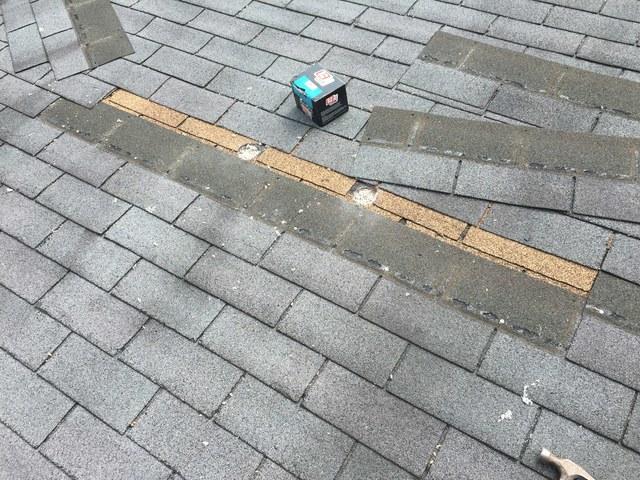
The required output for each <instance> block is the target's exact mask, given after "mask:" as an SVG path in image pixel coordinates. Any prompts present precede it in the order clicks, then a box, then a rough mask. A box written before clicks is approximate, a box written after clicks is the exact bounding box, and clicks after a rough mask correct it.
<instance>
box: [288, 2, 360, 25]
mask: <svg viewBox="0 0 640 480" xmlns="http://www.w3.org/2000/svg"><path fill="white" fill-rule="evenodd" d="M287 8H288V9H291V10H296V11H298V12H304V13H307V14H309V15H313V16H316V17H324V18H328V19H331V20H336V21H338V22H342V23H347V24H350V23H352V22H353V21H354V20H355V19H356V18H358V16H359V15H360V14H361V13H362V12H364V11H365V7H361V6H359V5H354V4H353V3H350V2H343V1H342V0H328V1H325V2H316V1H314V0H293V1H292V2H290V3H289V4H288V5H287Z"/></svg>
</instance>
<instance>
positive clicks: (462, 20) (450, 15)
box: [411, 0, 496, 33]
mask: <svg viewBox="0 0 640 480" xmlns="http://www.w3.org/2000/svg"><path fill="white" fill-rule="evenodd" d="M411 13H413V15H415V16H416V17H420V18H425V19H427V20H431V21H432V22H437V23H444V24H446V25H450V26H452V27H458V28H462V29H464V30H471V31H473V32H478V33H484V32H486V31H487V29H488V28H489V25H491V23H492V22H493V21H494V20H495V18H496V16H495V15H492V14H490V13H486V12H481V11H478V10H472V9H470V8H464V7H462V6H459V5H452V4H451V3H443V2H436V1H434V0H419V1H418V2H417V3H416V4H415V5H414V7H413V8H412V9H411Z"/></svg>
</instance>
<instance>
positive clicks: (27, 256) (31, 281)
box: [0, 232, 65, 303]
mask: <svg viewBox="0 0 640 480" xmlns="http://www.w3.org/2000/svg"><path fill="white" fill-rule="evenodd" d="M0 251H1V252H2V256H1V257H0V266H1V267H2V268H0V284H2V285H4V286H5V287H7V288H9V289H10V290H12V291H13V292H15V293H17V294H18V295H20V296H21V297H23V298H25V299H26V300H28V301H29V302H32V303H33V302H35V301H36V300H38V299H39V298H40V297H41V296H42V295H44V294H45V293H46V292H47V291H48V290H49V289H50V288H51V287H53V286H54V285H55V284H56V283H58V281H59V280H60V279H61V278H62V277H63V276H64V274H65V269H64V268H62V267H61V266H59V265H57V264H55V263H53V262H52V261H51V260H49V259H47V258H45V257H43V256H42V255H40V254H39V253H38V252H36V251H35V250H31V249H30V248H28V247H25V246H24V245H23V244H21V243H20V242H18V241H17V240H14V239H13V238H11V237H10V236H8V235H6V234H4V233H2V232H0Z"/></svg>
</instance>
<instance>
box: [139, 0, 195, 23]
mask: <svg viewBox="0 0 640 480" xmlns="http://www.w3.org/2000/svg"><path fill="white" fill-rule="evenodd" d="M136 9H137V10H142V11H143V12H147V13H150V14H152V15H155V16H158V17H161V18H166V19H167V20H171V21H172V22H176V23H182V24H184V23H187V22H188V21H189V20H193V19H194V18H195V17H196V16H197V15H198V14H199V13H200V12H202V8H198V7H196V6H195V5H191V4H189V3H185V2H181V1H179V0H142V1H140V2H138V3H137V4H136Z"/></svg>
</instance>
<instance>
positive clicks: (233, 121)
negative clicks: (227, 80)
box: [220, 102, 309, 152]
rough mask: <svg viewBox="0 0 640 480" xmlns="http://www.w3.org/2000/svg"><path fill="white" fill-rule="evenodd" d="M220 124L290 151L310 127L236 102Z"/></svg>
mask: <svg viewBox="0 0 640 480" xmlns="http://www.w3.org/2000/svg"><path fill="white" fill-rule="evenodd" d="M220 125H221V126H223V127H225V128H228V129H230V130H233V131H235V132H238V133H240V134H242V135H245V136H247V137H250V138H254V139H256V140H259V141H261V142H264V143H266V144H268V145H271V146H273V147H277V148H279V149H282V150H284V151H285V152H290V151H291V150H293V148H294V147H295V146H296V145H297V144H298V142H299V141H300V140H301V139H302V137H303V136H304V134H305V133H306V132H307V130H309V127H308V126H306V125H302V124H301V123H298V122H294V121H293V120H289V119H288V118H284V117H281V116H279V115H275V114H273V113H269V112H265V111H264V110H260V109H259V108H256V107H252V106H251V105H247V104H245V103H241V102H236V103H235V104H234V105H233V106H232V107H231V108H230V109H229V110H228V111H227V113H225V114H224V116H223V117H222V118H221V119H220Z"/></svg>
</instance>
